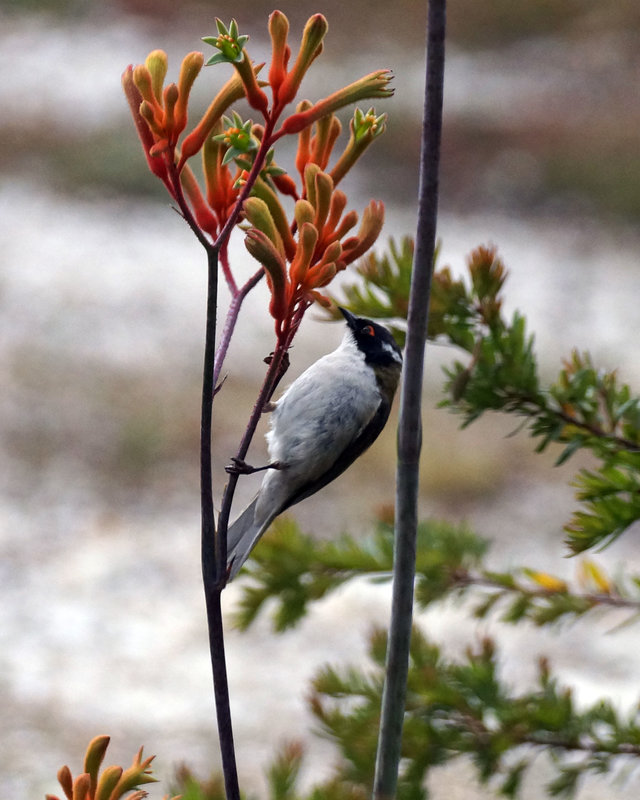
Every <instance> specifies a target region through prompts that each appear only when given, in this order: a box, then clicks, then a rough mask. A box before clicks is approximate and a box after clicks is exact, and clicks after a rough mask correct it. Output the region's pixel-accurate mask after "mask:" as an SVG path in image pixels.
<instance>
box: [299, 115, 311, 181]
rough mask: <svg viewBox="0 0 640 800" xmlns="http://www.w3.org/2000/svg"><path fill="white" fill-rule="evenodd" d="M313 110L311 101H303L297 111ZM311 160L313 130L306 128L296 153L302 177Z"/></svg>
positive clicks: (302, 132) (300, 134)
mask: <svg viewBox="0 0 640 800" xmlns="http://www.w3.org/2000/svg"><path fill="white" fill-rule="evenodd" d="M309 108H311V102H310V101H309V100H303V101H302V102H301V103H298V106H297V108H296V111H297V112H299V113H302V112H303V111H307V110H308V109H309ZM310 160H311V128H304V129H303V130H301V131H300V133H299V135H298V150H297V152H296V169H297V170H298V172H299V173H300V177H304V168H305V167H306V166H307V164H308V163H309V161H310Z"/></svg>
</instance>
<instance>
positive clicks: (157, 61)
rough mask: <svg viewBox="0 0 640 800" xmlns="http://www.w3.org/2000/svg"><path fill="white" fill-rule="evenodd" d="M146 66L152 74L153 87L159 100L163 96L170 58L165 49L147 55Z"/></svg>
mask: <svg viewBox="0 0 640 800" xmlns="http://www.w3.org/2000/svg"><path fill="white" fill-rule="evenodd" d="M144 65H145V67H146V68H147V70H148V71H149V75H150V76H151V89H152V91H153V94H154V97H155V98H156V100H157V101H158V102H160V98H161V97H162V87H163V86H164V79H165V77H166V75H167V69H168V66H169V60H168V58H167V54H166V53H165V52H164V50H153V51H152V52H151V53H149V55H148V56H147V57H146V59H145V62H144Z"/></svg>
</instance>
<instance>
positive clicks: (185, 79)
mask: <svg viewBox="0 0 640 800" xmlns="http://www.w3.org/2000/svg"><path fill="white" fill-rule="evenodd" d="M203 64H204V55H203V54H202V53H200V52H198V51H196V50H194V51H193V52H192V53H188V54H187V55H186V56H185V57H184V58H183V59H182V65H181V66H180V77H179V78H178V102H177V104H176V123H175V124H176V132H177V133H178V134H180V133H182V131H183V130H184V129H185V128H186V126H187V105H188V103H189V94H190V93H191V87H192V86H193V82H194V81H195V79H196V78H197V77H198V74H199V73H200V70H201V69H202V65H203Z"/></svg>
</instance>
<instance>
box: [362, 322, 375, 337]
mask: <svg viewBox="0 0 640 800" xmlns="http://www.w3.org/2000/svg"><path fill="white" fill-rule="evenodd" d="M360 333H363V334H364V335H365V336H375V335H376V332H375V330H374V328H373V325H365V326H364V328H363V329H362V330H361V331H360Z"/></svg>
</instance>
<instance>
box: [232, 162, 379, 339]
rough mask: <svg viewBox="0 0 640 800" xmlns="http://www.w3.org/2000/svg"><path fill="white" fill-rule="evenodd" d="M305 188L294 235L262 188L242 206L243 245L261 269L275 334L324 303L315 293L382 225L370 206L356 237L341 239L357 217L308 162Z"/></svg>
mask: <svg viewBox="0 0 640 800" xmlns="http://www.w3.org/2000/svg"><path fill="white" fill-rule="evenodd" d="M304 183H305V190H306V191H305V194H306V197H305V198H301V199H299V200H297V202H296V204H295V209H294V219H295V226H294V227H295V230H296V234H295V235H294V234H293V233H292V232H291V227H290V226H289V224H288V222H287V220H286V217H285V215H284V213H283V211H282V208H281V206H280V205H279V202H278V200H277V197H276V195H275V194H274V193H273V192H271V191H270V189H269V187H268V186H267V185H266V184H264V185H262V186H259V187H257V194H258V196H256V197H251V198H249V199H248V200H247V201H246V202H245V204H244V213H245V216H246V218H247V220H248V221H249V222H250V223H251V226H252V227H251V228H249V230H248V231H247V234H246V239H245V244H246V247H247V249H248V250H249V252H250V253H251V255H252V256H253V257H254V258H256V259H257V260H258V261H259V262H260V263H261V264H262V265H263V266H264V268H265V270H266V273H267V279H268V282H269V288H270V290H271V305H270V312H271V315H272V316H273V317H274V319H275V320H276V329H277V330H280V326H281V324H282V323H283V321H285V320H288V319H291V318H293V316H294V314H295V312H296V311H299V310H300V307H301V306H304V305H305V304H306V305H309V304H310V303H311V302H313V301H314V300H318V301H319V302H321V303H322V304H325V305H328V304H329V300H328V298H326V297H325V296H324V295H322V294H321V293H320V292H318V291H317V290H318V289H321V288H322V287H324V286H326V285H327V284H328V283H330V282H331V280H332V279H333V278H334V276H335V274H336V273H337V272H339V271H340V270H343V269H344V268H345V267H346V266H347V265H348V264H350V263H352V262H353V261H355V259H357V258H359V257H360V256H361V255H362V254H363V253H364V252H366V250H368V249H369V247H371V245H372V244H373V243H374V242H375V240H376V239H377V237H378V234H379V233H380V230H381V228H382V223H383V220H384V207H383V205H382V203H376V202H374V201H372V202H371V203H370V204H369V206H368V207H367V208H366V209H365V211H364V214H363V216H362V222H361V224H360V228H359V230H358V233H357V234H355V235H351V236H349V237H348V238H345V237H347V234H348V233H349V232H350V231H352V230H353V228H355V226H356V225H357V223H358V214H357V213H356V212H355V211H347V212H346V213H345V208H346V205H347V197H346V195H345V194H344V192H342V191H340V190H339V189H335V186H334V182H333V179H332V178H331V176H330V175H329V174H327V173H326V172H323V171H322V170H321V169H320V167H319V166H318V165H317V164H314V163H312V162H310V163H308V164H307V165H306V167H305V170H304ZM260 195H262V196H260Z"/></svg>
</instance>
